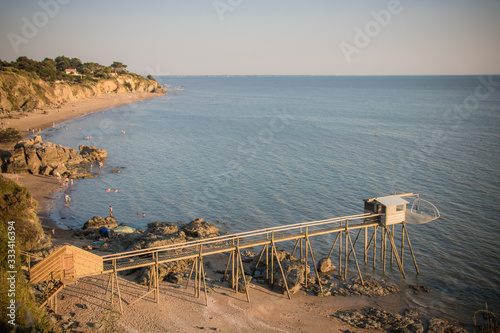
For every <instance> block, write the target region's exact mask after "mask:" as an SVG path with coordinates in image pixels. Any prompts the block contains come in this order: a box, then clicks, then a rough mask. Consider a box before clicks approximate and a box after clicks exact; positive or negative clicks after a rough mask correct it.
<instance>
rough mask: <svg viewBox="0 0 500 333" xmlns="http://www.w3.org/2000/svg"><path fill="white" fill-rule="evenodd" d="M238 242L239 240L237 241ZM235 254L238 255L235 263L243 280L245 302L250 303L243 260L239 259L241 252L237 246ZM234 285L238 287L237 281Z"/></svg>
mask: <svg viewBox="0 0 500 333" xmlns="http://www.w3.org/2000/svg"><path fill="white" fill-rule="evenodd" d="M238 242H239V240H238ZM236 251H237V253H238V258H237V261H238V263H239V266H240V268H241V276H242V278H243V283H244V285H245V293H246V295H247V301H248V303H250V294H249V293H248V283H247V279H246V277H245V269H244V267H243V260H242V259H241V252H240V248H239V246H237V249H236ZM236 285H237V286H238V281H236Z"/></svg>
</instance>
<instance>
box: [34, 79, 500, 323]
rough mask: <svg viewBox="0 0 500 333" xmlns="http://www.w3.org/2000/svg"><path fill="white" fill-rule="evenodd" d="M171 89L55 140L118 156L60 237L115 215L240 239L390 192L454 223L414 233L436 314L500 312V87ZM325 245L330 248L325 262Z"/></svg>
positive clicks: (66, 127)
mask: <svg viewBox="0 0 500 333" xmlns="http://www.w3.org/2000/svg"><path fill="white" fill-rule="evenodd" d="M481 80H482V81H481ZM488 80H492V82H490V83H487V84H486V86H485V85H484V84H483V83H481V82H484V81H488ZM159 81H160V83H162V84H164V83H168V84H169V85H170V86H178V87H179V86H184V87H185V88H184V90H182V91H179V94H178V95H173V94H171V95H168V96H163V97H157V98H155V99H150V100H147V101H142V102H139V103H135V104H131V105H125V106H121V107H118V108H114V109H110V110H107V111H105V112H98V113H95V114H92V115H88V116H85V117H81V118H79V119H74V120H71V121H68V122H65V123H63V124H60V125H58V126H56V128H54V129H49V130H46V131H45V132H44V140H48V141H52V142H55V143H58V144H63V145H65V146H70V147H73V148H77V147H78V146H79V145H80V144H87V141H86V140H85V139H84V138H85V137H87V136H92V140H91V141H92V144H95V145H96V146H98V147H100V148H104V149H106V150H107V151H108V154H109V157H108V159H107V161H106V163H105V165H104V168H103V170H102V173H101V176H99V177H98V178H95V179H88V180H84V181H78V182H76V183H75V185H74V187H73V190H72V192H71V197H72V204H71V208H70V210H69V211H65V212H63V217H65V218H64V219H61V218H60V216H59V214H60V212H59V211H57V210H55V211H54V214H53V217H54V218H55V219H56V220H57V219H59V220H60V222H61V223H62V224H63V225H65V226H67V227H69V228H78V227H81V226H82V225H83V223H84V222H85V221H86V220H88V219H90V218H91V217H93V216H94V215H101V216H107V215H108V213H109V206H110V205H112V206H113V214H114V216H115V217H116V218H117V220H118V222H119V223H120V222H123V223H126V224H128V225H130V226H133V227H139V228H140V227H144V226H145V225H146V224H147V223H149V222H152V221H172V222H177V221H184V222H188V221H190V220H191V219H193V218H196V217H202V218H204V219H205V220H208V221H211V222H215V221H219V220H220V221H223V222H226V223H227V229H228V230H227V231H229V232H238V231H246V230H251V229H258V228H263V227H268V226H276V225H282V224H291V223H298V222H303V221H310V220H317V219H324V218H329V217H336V216H343V215H350V214H356V213H360V212H362V207H363V205H362V203H363V202H362V199H365V198H369V197H374V196H384V195H389V194H392V193H393V192H394V191H397V192H398V193H401V192H414V193H420V194H421V196H422V197H423V198H424V199H427V200H429V201H431V202H432V203H434V204H435V205H436V206H437V207H438V208H439V210H440V212H441V215H442V217H441V218H440V219H439V220H437V221H434V222H432V223H429V224H425V225H410V226H409V233H410V237H411V238H412V245H413V248H414V249H415V251H416V256H417V260H418V263H419V268H420V270H421V272H422V274H421V275H419V276H418V277H416V276H415V273H414V270H412V265H411V261H410V260H409V259H408V258H407V259H406V266H407V267H406V266H405V269H406V271H407V274H408V279H407V281H408V282H409V283H414V282H417V283H423V284H426V285H429V286H430V287H431V288H432V289H434V290H435V292H434V293H432V296H429V297H430V299H429V300H426V302H427V303H428V304H430V306H431V307H433V308H436V309H438V310H439V309H442V310H443V309H450V308H454V309H455V310H457V311H459V312H461V314H465V315H466V316H469V317H470V318H471V316H472V313H473V311H474V310H476V309H479V308H481V307H484V304H485V303H486V302H487V303H488V306H489V307H490V308H491V307H493V308H495V307H496V309H497V311H500V306H499V305H500V291H499V288H498V286H499V284H500V278H499V276H498V275H499V272H500V261H499V254H500V253H499V249H498V243H499V242H498V239H499V238H500V231H499V229H500V221H499V218H498V216H499V214H500V208H499V207H500V205H499V201H500V177H499V165H500V131H499V129H500V84H499V83H498V82H500V78H499V77H492V78H488V77H482V78H481V77H201V78H197V77H173V78H159ZM121 131H125V132H126V133H125V134H123V133H122V132H121ZM376 133H378V135H376ZM95 140H97V142H96V141H95ZM116 168H123V169H121V172H120V173H116V174H112V173H110V172H111V171H112V170H113V169H116ZM95 169H97V166H94V170H95ZM108 188H111V190H112V191H111V192H109V193H108V192H106V189H108ZM114 189H118V192H116V193H115V192H114ZM138 213H139V214H142V213H144V214H145V216H144V217H142V216H139V215H138ZM323 241H325V243H324V244H323V243H321V242H323ZM329 246H331V239H327V238H325V239H321V240H320V243H319V244H316V246H315V250H316V251H318V252H321V254H323V255H324V254H325V252H326V253H327V251H328V249H329ZM368 266H369V267H364V271H365V272H367V273H368V274H382V273H381V272H380V270H379V269H377V270H376V271H372V268H371V265H368ZM386 274H387V275H389V276H390V277H392V278H395V279H399V278H400V275H399V273H398V271H397V270H396V269H393V270H391V269H389V270H388V271H387V272H386ZM417 301H418V300H417Z"/></svg>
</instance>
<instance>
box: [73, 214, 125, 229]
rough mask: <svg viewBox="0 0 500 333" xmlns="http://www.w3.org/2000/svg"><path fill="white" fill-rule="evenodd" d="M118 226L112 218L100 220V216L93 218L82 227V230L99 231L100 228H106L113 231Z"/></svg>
mask: <svg viewBox="0 0 500 333" xmlns="http://www.w3.org/2000/svg"><path fill="white" fill-rule="evenodd" d="M117 226H118V224H117V223H116V219H115V218H114V217H112V216H108V217H106V218H102V217H100V216H94V217H93V218H91V219H90V220H88V221H87V222H85V224H84V225H83V228H82V229H100V228H102V227H107V228H110V229H114V228H116V227H117Z"/></svg>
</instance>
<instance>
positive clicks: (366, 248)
mask: <svg viewBox="0 0 500 333" xmlns="http://www.w3.org/2000/svg"><path fill="white" fill-rule="evenodd" d="M363 229H364V230H365V239H364V246H365V249H364V251H363V253H364V260H365V265H366V264H368V227H364V228H363Z"/></svg>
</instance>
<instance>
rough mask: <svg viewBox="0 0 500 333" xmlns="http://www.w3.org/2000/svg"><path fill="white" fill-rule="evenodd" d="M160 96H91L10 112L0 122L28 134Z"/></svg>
mask: <svg viewBox="0 0 500 333" xmlns="http://www.w3.org/2000/svg"><path fill="white" fill-rule="evenodd" d="M158 96H162V94H154V93H149V92H144V93H137V92H136V93H129V94H120V95H116V94H107V95H102V96H99V97H92V98H87V99H83V100H80V101H75V102H68V103H66V104H64V105H62V106H60V107H52V108H46V109H43V110H33V112H30V113H22V114H21V113H19V112H12V113H11V117H3V118H1V119H0V123H2V124H3V127H15V128H17V129H19V130H20V131H21V133H22V134H23V135H27V134H30V130H31V129H42V130H43V129H45V128H47V127H50V126H52V125H53V124H58V123H60V122H63V121H66V120H69V119H73V118H78V117H81V116H83V115H86V114H88V113H92V112H97V111H102V110H105V109H110V108H114V107H117V106H120V105H124V104H129V103H134V102H138V101H142V100H145V99H149V98H154V97H158Z"/></svg>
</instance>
